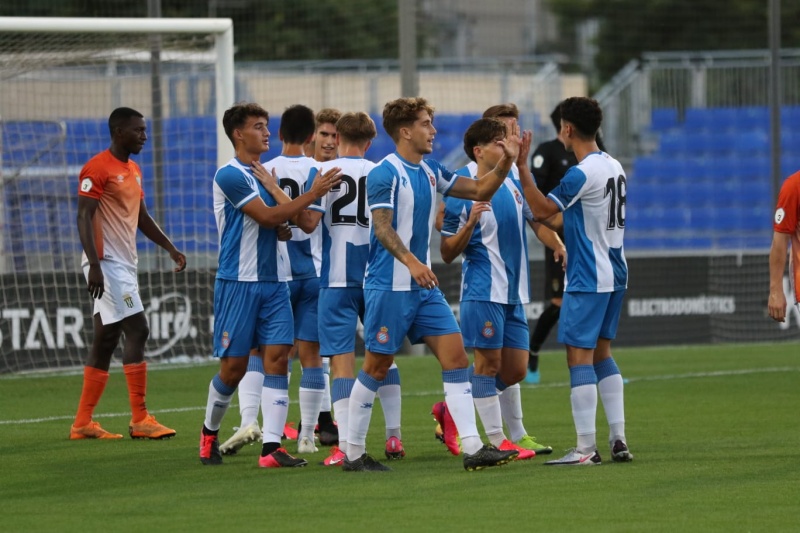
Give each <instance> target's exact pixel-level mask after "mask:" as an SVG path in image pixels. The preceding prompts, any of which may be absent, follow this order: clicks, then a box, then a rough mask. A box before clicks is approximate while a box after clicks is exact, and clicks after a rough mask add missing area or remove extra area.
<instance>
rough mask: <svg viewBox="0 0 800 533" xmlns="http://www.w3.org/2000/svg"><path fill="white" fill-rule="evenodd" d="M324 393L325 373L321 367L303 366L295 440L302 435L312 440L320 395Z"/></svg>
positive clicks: (317, 416) (319, 404)
mask: <svg viewBox="0 0 800 533" xmlns="http://www.w3.org/2000/svg"><path fill="white" fill-rule="evenodd" d="M324 393H325V374H324V373H323V372H322V367H315V368H304V369H303V375H302V377H301V378H300V392H299V394H298V396H299V399H300V434H299V435H298V436H297V440H298V441H299V440H301V439H303V438H304V437H305V438H308V439H309V440H310V441H311V442H314V426H316V425H317V419H318V418H319V410H320V406H321V405H322V395H323V394H324Z"/></svg>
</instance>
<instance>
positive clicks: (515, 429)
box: [495, 377, 528, 442]
mask: <svg viewBox="0 0 800 533" xmlns="http://www.w3.org/2000/svg"><path fill="white" fill-rule="evenodd" d="M499 384H502V381H501V380H500V378H499V377H498V378H497V381H496V382H495V386H497V385H499ZM497 388H498V390H500V391H501V392H500V412H501V413H502V414H503V421H504V422H505V423H506V425H507V426H508V437H509V439H511V442H517V441H518V440H519V439H521V438H522V437H524V436H525V435H527V434H528V432H527V431H526V430H525V426H524V425H523V423H522V394H521V392H520V387H519V383H517V384H515V385H511V386H510V387H507V388H506V389H505V390H503V389H500V387H499V386H498V387H497Z"/></svg>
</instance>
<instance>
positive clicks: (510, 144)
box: [497, 123, 530, 161]
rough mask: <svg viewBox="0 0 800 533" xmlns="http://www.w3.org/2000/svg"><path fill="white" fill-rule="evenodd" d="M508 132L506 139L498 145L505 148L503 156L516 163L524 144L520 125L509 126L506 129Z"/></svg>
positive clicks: (498, 142)
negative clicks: (521, 146)
mask: <svg viewBox="0 0 800 533" xmlns="http://www.w3.org/2000/svg"><path fill="white" fill-rule="evenodd" d="M506 132H507V133H506V138H505V139H503V140H502V141H497V144H499V145H500V146H502V147H503V154H504V155H505V157H507V158H508V159H511V160H512V161H516V160H517V156H519V152H520V145H521V144H522V138H521V137H520V130H519V124H518V123H514V124H511V125H508V127H507V128H506ZM529 149H530V147H529Z"/></svg>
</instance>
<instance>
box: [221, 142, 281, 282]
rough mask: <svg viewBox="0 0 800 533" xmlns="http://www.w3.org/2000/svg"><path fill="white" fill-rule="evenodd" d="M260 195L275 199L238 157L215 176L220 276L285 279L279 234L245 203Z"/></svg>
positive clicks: (267, 201) (266, 199)
mask: <svg viewBox="0 0 800 533" xmlns="http://www.w3.org/2000/svg"><path fill="white" fill-rule="evenodd" d="M258 196H260V197H261V199H262V200H264V203H265V204H267V205H268V206H273V207H274V206H275V205H277V204H276V202H275V199H274V198H272V196H271V195H270V194H269V193H268V192H267V191H266V189H264V187H263V186H262V185H261V183H259V181H258V180H257V179H256V178H255V177H254V176H253V175H252V174H251V173H250V169H249V167H248V165H245V164H243V163H242V162H241V161H239V160H238V159H236V158H234V159H231V160H230V161H228V163H227V164H225V165H224V166H222V167H220V168H219V169H218V170H217V173H216V174H215V175H214V217H215V218H216V220H217V230H218V231H219V264H218V267H217V279H226V280H233V281H283V278H282V277H281V276H280V274H279V268H278V264H279V262H278V235H277V233H276V231H275V230H274V229H268V228H264V227H261V226H259V225H258V223H257V222H256V221H255V220H253V219H252V218H250V217H249V216H247V215H245V214H244V213H243V212H242V211H241V209H242V206H244V205H245V204H247V203H248V202H250V201H252V200H254V199H255V198H256V197H258Z"/></svg>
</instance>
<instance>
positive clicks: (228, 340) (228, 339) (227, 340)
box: [222, 331, 231, 348]
mask: <svg viewBox="0 0 800 533" xmlns="http://www.w3.org/2000/svg"><path fill="white" fill-rule="evenodd" d="M230 345H231V337H230V335H228V332H227V331H223V332H222V347H223V348H227V347H228V346H230Z"/></svg>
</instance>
